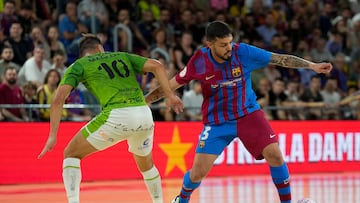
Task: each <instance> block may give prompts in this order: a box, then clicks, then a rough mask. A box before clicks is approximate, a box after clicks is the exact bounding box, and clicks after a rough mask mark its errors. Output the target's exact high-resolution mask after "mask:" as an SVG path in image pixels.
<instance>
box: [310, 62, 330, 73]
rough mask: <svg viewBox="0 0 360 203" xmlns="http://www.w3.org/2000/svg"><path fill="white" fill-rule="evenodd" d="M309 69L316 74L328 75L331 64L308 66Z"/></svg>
mask: <svg viewBox="0 0 360 203" xmlns="http://www.w3.org/2000/svg"><path fill="white" fill-rule="evenodd" d="M310 68H311V69H312V70H314V71H315V72H317V73H323V74H328V73H330V71H331V69H332V68H333V66H332V64H331V63H314V64H311V65H310Z"/></svg>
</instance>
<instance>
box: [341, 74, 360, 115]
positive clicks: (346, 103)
mask: <svg viewBox="0 0 360 203" xmlns="http://www.w3.org/2000/svg"><path fill="white" fill-rule="evenodd" d="M359 81H360V80H359ZM359 83H360V82H359ZM338 106H340V107H342V108H344V111H343V112H342V118H343V119H356V120H360V90H359V88H358V87H357V86H356V85H353V86H349V88H348V89H347V92H346V95H345V97H344V98H342V99H341V101H340V102H339V103H338Z"/></svg>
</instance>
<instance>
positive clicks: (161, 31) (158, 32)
mask: <svg viewBox="0 0 360 203" xmlns="http://www.w3.org/2000/svg"><path fill="white" fill-rule="evenodd" d="M153 38H154V42H153V43H152V44H151V46H150V54H152V55H151V57H152V58H159V57H160V56H159V54H161V55H166V56H163V57H167V58H168V60H169V62H171V63H172V62H173V61H174V55H173V54H174V53H173V49H172V47H171V45H170V44H169V43H168V40H167V35H166V30H165V28H162V27H160V28H157V29H155V30H154V32H153Z"/></svg>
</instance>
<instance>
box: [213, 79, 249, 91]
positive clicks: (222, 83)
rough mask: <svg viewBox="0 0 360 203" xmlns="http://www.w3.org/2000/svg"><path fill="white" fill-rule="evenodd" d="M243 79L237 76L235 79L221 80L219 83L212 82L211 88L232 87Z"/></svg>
mask: <svg viewBox="0 0 360 203" xmlns="http://www.w3.org/2000/svg"><path fill="white" fill-rule="evenodd" d="M241 80H242V78H237V79H235V80H229V81H224V82H220V83H219V84H212V85H211V88H214V89H215V88H218V87H231V86H236V85H237V83H238V82H240V81H241Z"/></svg>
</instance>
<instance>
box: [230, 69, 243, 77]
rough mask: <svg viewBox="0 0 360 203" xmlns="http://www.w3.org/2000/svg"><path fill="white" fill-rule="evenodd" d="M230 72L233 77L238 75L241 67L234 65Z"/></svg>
mask: <svg viewBox="0 0 360 203" xmlns="http://www.w3.org/2000/svg"><path fill="white" fill-rule="evenodd" d="M231 74H232V76H233V77H239V76H240V75H241V68H240V67H236V68H233V69H232V70H231Z"/></svg>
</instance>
